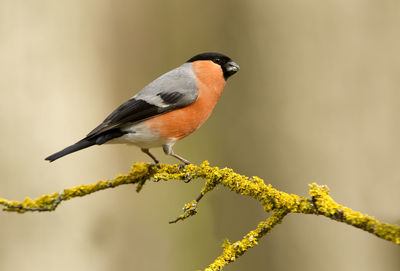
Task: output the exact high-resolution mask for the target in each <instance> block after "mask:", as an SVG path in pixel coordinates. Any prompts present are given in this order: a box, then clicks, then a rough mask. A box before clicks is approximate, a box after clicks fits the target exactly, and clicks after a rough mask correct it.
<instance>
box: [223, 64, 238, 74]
mask: <svg viewBox="0 0 400 271" xmlns="http://www.w3.org/2000/svg"><path fill="white" fill-rule="evenodd" d="M239 69H240V67H239V65H238V64H236V63H235V62H233V61H229V62H228V63H226V70H227V71H228V72H229V73H230V74H234V73H236V72H237V71H238V70H239Z"/></svg>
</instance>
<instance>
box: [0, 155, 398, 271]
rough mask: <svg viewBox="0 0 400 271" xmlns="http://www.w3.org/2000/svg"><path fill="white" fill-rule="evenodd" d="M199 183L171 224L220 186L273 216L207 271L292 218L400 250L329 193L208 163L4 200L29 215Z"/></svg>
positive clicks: (375, 224)
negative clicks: (98, 197) (115, 194)
mask: <svg viewBox="0 0 400 271" xmlns="http://www.w3.org/2000/svg"><path fill="white" fill-rule="evenodd" d="M196 178H201V179H204V180H205V184H204V186H203V188H202V190H201V194H200V195H199V196H198V197H197V198H196V199H195V200H193V201H192V202H190V203H187V204H186V205H185V208H184V212H183V214H182V215H180V216H179V217H178V218H177V219H175V220H174V221H171V223H175V222H177V221H180V220H184V219H186V218H188V217H190V216H193V215H195V214H196V213H197V204H198V202H199V200H200V199H201V198H202V197H203V196H204V195H205V194H207V193H208V192H210V191H212V190H213V189H214V188H215V187H216V186H217V185H224V186H226V187H228V188H229V189H230V190H232V191H234V192H236V193H238V194H241V195H244V196H249V197H251V198H253V199H255V200H257V201H259V202H260V203H261V204H262V206H263V207H264V210H265V211H266V212H270V211H271V212H272V214H271V215H270V217H269V218H268V219H267V220H266V221H264V222H260V223H259V225H258V227H257V228H256V229H255V230H253V231H251V232H249V233H248V234H247V235H246V236H245V237H244V238H243V239H242V240H240V241H237V242H234V243H232V244H231V243H229V241H225V243H224V245H223V248H224V249H223V252H222V254H221V256H219V257H218V258H217V259H216V260H215V261H214V262H213V263H212V264H211V265H210V266H209V267H208V268H206V269H205V270H207V271H215V270H221V269H222V268H223V267H224V266H225V265H227V264H229V263H230V262H233V261H235V259H237V258H238V257H240V256H241V255H243V254H244V253H245V252H246V251H247V250H248V249H249V248H251V247H253V246H255V245H257V243H258V241H259V240H260V239H261V237H263V236H264V235H265V234H267V233H268V232H270V231H271V230H272V228H273V227H274V226H276V225H277V224H279V223H280V222H281V221H282V220H283V218H284V217H285V216H286V215H287V214H289V213H302V214H314V215H323V216H326V217H328V218H330V219H333V220H335V221H338V222H344V223H346V224H348V225H351V226H353V227H356V228H360V229H362V230H365V231H367V232H369V233H372V234H374V235H376V236H378V237H379V238H382V239H384V240H387V241H391V242H393V243H395V244H400V226H398V225H391V224H387V223H383V222H380V221H378V220H376V219H375V218H373V217H370V216H367V215H364V214H361V213H359V212H356V211H353V210H352V209H350V208H347V207H344V206H342V205H340V204H338V203H336V202H335V201H334V200H333V199H332V198H331V197H330V196H329V189H328V188H327V187H326V186H320V185H317V184H315V183H313V184H311V185H310V191H309V193H310V195H311V196H310V197H309V198H306V197H300V196H298V195H293V194H287V193H285V192H282V191H279V190H276V189H274V188H272V187H271V185H266V184H265V183H264V182H263V180H262V179H260V178H258V177H251V178H249V177H246V176H243V175H240V174H237V173H235V172H234V171H233V170H232V169H229V168H223V169H220V168H218V167H210V165H209V163H208V162H207V161H206V162H204V163H203V164H201V166H196V165H188V166H185V167H180V166H178V165H165V164H161V165H158V166H154V165H150V164H146V163H136V164H134V165H133V167H132V171H131V172H130V173H129V174H127V175H119V176H117V177H116V178H115V179H113V180H108V181H99V182H97V183H96V184H89V185H80V186H76V187H74V188H71V189H64V190H63V191H61V192H59V193H53V194H49V195H44V196H41V197H39V198H37V199H35V200H31V199H29V198H25V199H24V201H22V202H18V201H8V200H5V199H2V198H0V205H3V210H4V211H11V212H12V211H14V212H19V213H24V212H27V211H39V212H43V211H54V210H55V209H56V208H57V206H58V205H59V204H60V203H61V202H63V201H66V200H69V199H72V198H75V197H83V196H85V195H88V194H91V193H94V192H97V191H100V190H103V189H107V188H114V187H117V186H119V185H122V184H136V185H137V188H136V190H137V191H138V192H139V191H140V190H141V188H142V187H143V185H144V184H145V182H146V181H147V180H150V179H153V180H154V181H156V182H158V181H161V180H164V181H169V180H183V181H189V180H192V179H196Z"/></svg>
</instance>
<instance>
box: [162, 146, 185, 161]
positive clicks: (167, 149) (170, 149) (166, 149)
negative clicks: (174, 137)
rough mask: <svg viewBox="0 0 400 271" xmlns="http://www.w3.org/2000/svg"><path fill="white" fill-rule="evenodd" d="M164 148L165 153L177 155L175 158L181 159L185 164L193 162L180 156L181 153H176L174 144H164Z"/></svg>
mask: <svg viewBox="0 0 400 271" xmlns="http://www.w3.org/2000/svg"><path fill="white" fill-rule="evenodd" d="M163 150H164V153H165V154H166V155H171V156H173V157H175V158H176V159H178V160H179V161H181V162H183V163H184V164H185V165H189V164H191V163H190V162H189V161H188V160H186V159H185V158H183V157H180V156H179V155H177V154H175V153H174V151H173V150H172V145H164V146H163Z"/></svg>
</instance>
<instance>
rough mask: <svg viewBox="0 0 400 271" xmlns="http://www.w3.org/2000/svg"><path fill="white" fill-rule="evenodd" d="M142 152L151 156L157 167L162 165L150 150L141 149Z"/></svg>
mask: <svg viewBox="0 0 400 271" xmlns="http://www.w3.org/2000/svg"><path fill="white" fill-rule="evenodd" d="M141 150H142V152H144V153H145V154H147V155H148V156H150V157H151V159H153V160H154V163H155V164H156V165H157V164H158V163H160V161H158V159H157V158H156V157H155V156H154V155H153V154H151V152H150V151H149V149H145V148H141Z"/></svg>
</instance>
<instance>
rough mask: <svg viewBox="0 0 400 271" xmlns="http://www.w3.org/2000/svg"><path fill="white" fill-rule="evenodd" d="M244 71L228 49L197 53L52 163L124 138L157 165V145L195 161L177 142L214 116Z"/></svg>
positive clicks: (159, 78)
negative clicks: (231, 82)
mask: <svg viewBox="0 0 400 271" xmlns="http://www.w3.org/2000/svg"><path fill="white" fill-rule="evenodd" d="M238 70H239V65H238V64H236V63H235V62H234V61H233V60H232V59H231V58H229V57H228V56H226V55H224V54H221V53H216V52H205V53H200V54H197V55H195V56H193V57H192V58H190V59H189V60H187V61H186V62H185V63H184V64H182V65H181V66H179V67H177V68H175V69H173V70H171V71H169V72H167V73H165V74H163V75H161V76H160V77H158V78H157V79H155V80H154V81H152V82H151V83H150V84H148V85H147V86H145V87H144V88H143V89H142V90H141V91H140V92H138V93H137V94H136V95H135V96H133V97H132V98H130V99H129V100H128V101H126V102H125V103H123V104H121V105H120V106H119V107H118V108H117V109H115V110H114V111H113V112H112V113H111V114H109V115H108V117H106V119H105V120H104V121H103V122H102V123H101V124H100V125H98V126H97V127H96V128H94V129H93V130H92V131H91V132H90V133H89V134H87V136H86V137H84V138H83V139H81V140H79V141H78V142H76V143H75V144H73V145H71V146H69V147H66V148H65V149H63V150H61V151H59V152H56V153H54V154H52V155H50V156H48V157H47V158H45V160H48V161H50V162H52V161H54V160H57V159H59V158H61V157H63V156H65V155H67V154H71V153H73V152H76V151H79V150H82V149H85V148H88V147H90V146H93V145H102V144H105V143H107V144H117V143H122V144H128V145H135V146H137V147H139V148H140V149H141V150H142V152H144V153H145V154H147V155H148V156H149V157H150V158H151V159H152V160H153V161H154V163H155V164H158V163H159V162H160V161H159V160H158V159H157V158H156V157H155V156H154V155H153V154H152V153H151V152H150V151H149V149H150V148H156V147H162V148H163V151H164V153H165V154H166V155H170V156H172V157H175V158H176V159H178V160H179V161H181V162H183V163H184V164H185V165H188V164H191V163H190V162H189V161H188V160H186V159H185V158H183V157H181V156H179V155H177V154H175V153H174V151H173V150H172V146H173V145H174V144H175V143H176V142H177V141H179V140H181V139H183V138H184V137H186V136H188V135H190V134H191V133H193V132H194V131H195V130H197V129H198V128H199V127H200V126H201V125H202V124H203V123H204V122H205V121H206V120H207V119H208V117H209V116H210V114H211V113H212V111H213V109H214V107H215V105H216V103H217V101H218V99H219V98H220V96H221V94H222V91H223V90H224V88H225V85H226V81H227V80H228V78H229V77H231V76H232V75H233V74H235V73H236V72H237V71H238Z"/></svg>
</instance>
